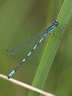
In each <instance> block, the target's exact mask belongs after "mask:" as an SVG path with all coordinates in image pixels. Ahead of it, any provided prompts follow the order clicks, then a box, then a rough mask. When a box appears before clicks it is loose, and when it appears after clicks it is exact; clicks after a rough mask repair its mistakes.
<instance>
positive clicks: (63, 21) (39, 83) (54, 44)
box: [28, 0, 72, 96]
mask: <svg viewBox="0 0 72 96" xmlns="http://www.w3.org/2000/svg"><path fill="white" fill-rule="evenodd" d="M71 12H72V0H64V2H63V5H62V7H61V9H60V12H59V15H58V18H57V21H58V22H59V27H61V28H63V27H64V28H63V29H65V26H66V25H67V22H68V20H69V16H70V15H71ZM55 32H56V36H57V37H56V38H54V37H53V35H51V36H50V38H49V40H48V43H47V45H46V47H45V49H44V53H43V55H42V58H41V61H40V64H39V66H38V69H37V72H36V75H35V78H34V80H33V82H32V86H35V87H37V88H40V89H43V87H44V84H45V81H46V79H47V77H48V72H49V70H50V68H51V66H52V63H53V60H54V57H55V55H56V51H57V48H58V46H59V43H60V38H62V35H63V33H64V30H61V32H57V31H56V30H55ZM28 96H39V94H37V93H35V92H29V94H28Z"/></svg>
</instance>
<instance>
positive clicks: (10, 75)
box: [8, 70, 15, 78]
mask: <svg viewBox="0 0 72 96" xmlns="http://www.w3.org/2000/svg"><path fill="white" fill-rule="evenodd" d="M14 73H15V70H13V71H12V72H11V73H10V74H9V75H8V78H10V77H12V75H13V74H14Z"/></svg>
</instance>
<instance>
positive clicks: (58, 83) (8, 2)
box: [0, 0, 72, 96]
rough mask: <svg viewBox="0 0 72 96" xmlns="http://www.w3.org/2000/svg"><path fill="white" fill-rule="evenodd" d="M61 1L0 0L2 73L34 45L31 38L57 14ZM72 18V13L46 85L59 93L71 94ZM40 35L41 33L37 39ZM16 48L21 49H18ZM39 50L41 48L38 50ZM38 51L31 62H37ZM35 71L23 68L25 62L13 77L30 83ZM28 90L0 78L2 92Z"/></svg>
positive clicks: (17, 95) (21, 95)
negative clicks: (25, 70)
mask: <svg viewBox="0 0 72 96" xmlns="http://www.w3.org/2000/svg"><path fill="white" fill-rule="evenodd" d="M62 3H63V0H20V1H19V0H0V73H2V74H5V75H8V74H9V72H10V71H11V70H12V69H13V68H14V67H15V66H16V65H17V64H18V63H19V62H20V61H21V59H22V58H23V57H24V55H25V54H26V53H27V51H29V50H30V48H31V47H32V46H31V44H32V43H30V44H29V40H30V38H32V37H34V36H36V35H37V34H38V33H40V32H42V31H44V30H45V29H46V28H47V27H48V25H49V24H50V23H51V20H52V19H56V18H57V16H58V13H59V11H60V8H61V5H62ZM71 20H72V17H70V19H69V21H68V24H67V26H66V29H65V33H64V35H63V38H62V40H61V43H60V45H59V48H58V50H57V54H56V56H55V59H54V62H53V65H52V68H51V70H50V72H49V75H48V79H47V81H46V84H45V87H44V90H45V91H48V92H51V93H53V94H56V96H72V77H71V73H72V31H71V30H72V25H71V24H72V23H71ZM59 30H60V29H59ZM28 39H29V40H28ZM38 39H39V37H37V39H36V40H38ZM26 40H28V41H26ZM24 42H25V43H24ZM23 44H24V45H27V46H26V47H25V49H23V48H21V47H22V46H23ZM28 46H30V47H28ZM23 47H24V46H23ZM13 48H17V49H16V50H18V51H17V52H15V51H14V50H13ZM27 48H28V49H27ZM26 49H27V50H26ZM24 50H26V52H25V53H24ZM39 51H40V48H39V49H38V51H37V53H39ZM40 54H41V53H40ZM36 55H37V54H36ZM36 55H35V57H34V59H33V60H32V62H31V63H34V62H36V59H37V56H36ZM39 56H41V55H39ZM29 61H30V60H29ZM27 63H28V61H27ZM35 69H36V68H35ZM34 73H35V71H34V70H33V71H31V68H30V69H29V70H28V71H27V72H24V66H23V67H22V68H21V69H20V70H19V71H18V72H17V73H16V74H15V75H14V77H13V78H15V79H18V80H20V81H23V82H25V83H28V84H31V82H32V80H33V76H34ZM27 92H28V91H27V90H26V89H24V88H21V87H19V86H17V85H14V84H11V83H10V82H8V81H5V80H3V79H0V96H5V95H6V96H26V94H27Z"/></svg>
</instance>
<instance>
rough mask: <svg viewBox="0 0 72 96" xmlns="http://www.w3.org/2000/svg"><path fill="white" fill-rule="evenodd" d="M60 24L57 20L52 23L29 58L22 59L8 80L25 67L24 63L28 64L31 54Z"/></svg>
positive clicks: (29, 54)
mask: <svg viewBox="0 0 72 96" xmlns="http://www.w3.org/2000/svg"><path fill="white" fill-rule="evenodd" d="M58 24H59V23H58V22H57V21H56V20H53V21H52V25H50V27H49V28H48V29H46V31H45V34H44V36H43V37H42V38H41V39H40V40H39V42H38V43H37V44H36V45H35V46H34V47H33V48H32V50H31V51H30V52H29V53H28V54H27V56H26V57H25V58H24V59H22V61H21V62H20V64H18V65H17V66H16V68H15V69H14V70H12V72H11V73H10V74H9V75H8V78H10V77H12V76H13V74H15V72H16V71H17V70H18V69H19V68H20V67H21V66H22V65H23V63H24V62H26V60H27V59H28V58H29V57H30V56H31V54H32V53H33V52H34V51H35V50H36V48H37V47H38V46H39V45H40V44H41V43H42V42H43V40H44V39H45V38H46V37H47V36H48V35H49V34H50V33H51V32H53V30H54V29H55V27H56V26H58Z"/></svg>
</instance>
